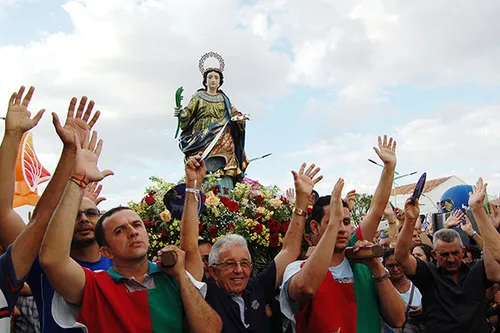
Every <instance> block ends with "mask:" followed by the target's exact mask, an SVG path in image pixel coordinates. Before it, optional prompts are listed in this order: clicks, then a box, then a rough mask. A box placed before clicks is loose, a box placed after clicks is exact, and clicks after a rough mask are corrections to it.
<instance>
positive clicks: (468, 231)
mask: <svg viewBox="0 0 500 333" xmlns="http://www.w3.org/2000/svg"><path fill="white" fill-rule="evenodd" d="M461 228H462V230H463V231H464V232H465V233H466V234H467V235H469V236H471V235H472V234H473V233H474V228H473V227H472V223H471V222H470V220H469V218H468V217H467V215H465V223H464V224H462V226H461Z"/></svg>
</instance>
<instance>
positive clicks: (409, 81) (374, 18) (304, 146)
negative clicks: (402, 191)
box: [0, 0, 500, 208]
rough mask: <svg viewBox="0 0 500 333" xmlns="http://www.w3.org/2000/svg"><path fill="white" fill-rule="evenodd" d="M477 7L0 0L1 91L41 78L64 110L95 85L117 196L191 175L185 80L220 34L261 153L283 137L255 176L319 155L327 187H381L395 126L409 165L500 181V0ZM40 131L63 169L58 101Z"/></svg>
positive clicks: (113, 198)
mask: <svg viewBox="0 0 500 333" xmlns="http://www.w3.org/2000/svg"><path fill="white" fill-rule="evenodd" d="M450 7H453V8H454V10H455V14H454V15H447V14H446V13H447V12H448V11H449V8H450ZM467 8H468V7H467V6H466V2H465V0H459V1H451V0H445V1H441V2H428V1H424V2H422V3H420V2H419V3H411V4H410V3H395V2H391V1H383V0H377V1H368V0H365V1H363V0H358V1H354V0H353V1H351V0H349V1H343V2H336V3H333V2H325V1H321V0H308V1H307V4H306V2H304V1H299V0H288V1H279V0H252V1H231V0H214V1H211V2H210V6H209V8H208V9H209V10H207V4H206V2H204V1H202V0H168V1H167V0H156V1H147V2H145V1H136V0H109V1H106V2H103V1H99V0H68V1H48V0H39V1H15V0H9V1H7V0H0V31H2V33H1V34H0V71H1V73H2V76H3V77H4V78H8V79H7V80H6V79H4V80H2V82H0V99H1V98H3V99H4V100H5V101H6V100H7V99H8V96H9V95H10V94H11V92H12V91H14V90H16V89H17V87H18V86H19V85H21V84H26V85H29V84H34V85H36V86H37V92H36V95H35V99H34V100H33V103H32V107H33V108H34V109H35V108H41V107H46V108H48V109H49V110H51V111H56V112H58V113H59V114H60V115H62V117H63V116H64V112H65V111H64V110H65V109H66V105H67V102H68V101H69V99H70V98H71V97H72V96H73V95H75V96H81V95H83V94H86V95H89V97H91V98H93V99H95V101H96V104H97V105H98V106H99V107H100V108H101V111H102V112H103V117H102V118H101V119H100V121H99V123H98V126H97V129H98V131H99V134H100V135H101V137H103V138H104V140H105V147H104V154H103V156H102V159H101V163H100V164H101V166H102V167H103V168H109V169H113V170H114V171H115V176H114V177H112V178H110V179H107V180H105V182H104V187H105V189H104V194H105V195H106V197H107V198H108V200H107V201H106V202H105V203H103V207H104V208H110V207H112V206H115V205H117V204H125V203H126V202H127V201H128V200H138V199H140V198H141V196H142V195H143V190H144V187H145V186H146V185H147V184H148V177H149V176H151V175H156V176H161V177H163V178H165V179H167V180H169V181H172V182H176V181H177V180H178V179H179V178H180V177H181V176H182V170H183V168H182V155H181V154H180V152H179V151H178V149H177V144H176V142H175V140H174V139H173V134H174V130H175V125H176V123H175V119H174V118H173V117H172V108H173V106H174V98H173V95H174V92H175V89H176V88H177V87H178V86H181V85H182V86H184V88H185V93H184V98H185V102H187V100H188V99H189V97H190V95H191V94H192V93H193V92H194V91H195V90H196V89H197V88H199V86H200V74H199V73H198V72H197V63H198V59H199V57H200V56H201V55H202V54H203V53H205V52H207V51H211V50H214V51H217V52H220V53H221V54H222V56H223V57H224V58H225V61H226V72H225V75H226V83H225V84H224V90H225V92H226V93H227V94H228V95H229V97H230V98H231V100H232V102H233V104H234V105H235V106H236V107H238V108H239V109H240V110H241V111H243V112H246V113H250V114H251V116H252V119H251V120H250V122H249V123H248V125H247V147H246V151H247V155H248V157H249V158H253V157H257V156H260V155H262V154H265V153H268V152H272V153H273V155H272V156H270V157H268V158H266V159H264V160H260V161H256V162H254V163H253V164H251V165H250V166H249V168H248V170H247V171H248V176H249V177H250V178H254V179H257V180H259V181H261V182H263V183H265V184H277V185H278V186H280V187H282V188H285V187H288V186H291V185H292V179H291V176H290V173H289V172H290V170H291V169H296V168H298V166H299V165H300V163H301V162H302V161H306V162H309V163H310V162H317V163H318V164H320V166H321V167H322V168H323V174H324V176H325V179H324V180H323V181H322V182H321V183H320V184H319V185H318V190H319V191H320V193H326V192H329V191H330V190H331V188H332V186H333V183H334V181H335V180H336V178H337V177H339V176H341V177H344V178H345V179H346V191H347V190H350V189H352V188H356V189H357V190H358V192H366V193H370V192H373V190H374V188H375V186H376V183H377V179H378V177H379V175H380V170H379V168H377V167H375V166H373V165H372V164H370V163H369V162H368V161H367V159H368V158H372V159H376V155H375V154H374V152H373V150H372V146H373V145H375V144H376V141H377V139H376V137H377V135H380V134H388V135H392V136H394V137H395V138H396V139H397V140H398V143H399V148H398V170H401V171H402V172H405V171H413V170H418V171H419V173H421V172H424V171H426V172H427V173H428V177H429V178H438V177H442V176H448V175H452V174H454V175H456V176H458V177H459V178H462V179H464V180H465V181H467V182H473V181H474V180H475V179H476V178H477V177H478V176H484V177H485V178H486V179H487V180H488V181H489V183H490V192H491V193H499V192H500V173H499V172H498V169H497V167H496V166H497V165H498V162H500V161H499V158H498V156H499V154H498V153H496V152H497V151H498V150H499V149H500V131H498V130H497V127H498V126H499V125H500V120H499V119H500V118H499V117H498V114H499V113H498V112H499V111H500V94H499V87H500V73H499V72H498V70H497V64H496V63H497V60H498V58H499V56H500V47H499V44H498V40H500V38H499V37H500V35H499V34H500V23H499V21H498V20H493V19H492V18H491V13H494V12H498V11H499V10H500V5H499V4H497V2H495V1H494V0H490V1H485V2H484V6H482V7H481V8H478V10H477V11H474V12H472V13H471V12H470V11H469V10H468V9H467ZM210 13H216V14H215V15H211V14H210ZM464 20H467V22H468V24H467V25H466V26H464V25H462V22H463V21H464ZM457 26H460V27H461V28H460V29H458V30H457V29H456V27H457ZM0 113H1V112H0ZM0 126H3V125H2V124H0ZM33 133H34V136H35V146H36V150H37V152H38V154H39V157H40V159H41V160H42V162H43V163H44V165H46V167H47V168H48V169H49V170H51V171H53V170H54V168H55V165H56V163H57V158H58V156H59V149H60V143H59V141H58V139H57V137H56V136H55V134H54V132H53V129H52V125H51V121H50V117H49V115H48V114H47V115H46V116H45V117H44V119H43V120H42V121H41V123H40V124H39V126H38V127H37V128H36V129H35V130H34V131H33ZM417 177H418V175H415V176H414V177H409V178H408V179H407V180H408V182H411V181H416V179H417Z"/></svg>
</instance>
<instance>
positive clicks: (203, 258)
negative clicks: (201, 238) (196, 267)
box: [201, 256, 208, 265]
mask: <svg viewBox="0 0 500 333" xmlns="http://www.w3.org/2000/svg"><path fill="white" fill-rule="evenodd" d="M201 261H203V263H204V264H205V265H208V256H202V257H201Z"/></svg>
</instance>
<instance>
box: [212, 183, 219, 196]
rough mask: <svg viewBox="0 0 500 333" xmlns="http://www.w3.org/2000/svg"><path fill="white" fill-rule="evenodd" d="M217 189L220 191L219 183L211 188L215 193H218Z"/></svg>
mask: <svg viewBox="0 0 500 333" xmlns="http://www.w3.org/2000/svg"><path fill="white" fill-rule="evenodd" d="M219 191H220V186H219V185H216V186H214V188H213V189H212V192H214V194H215V195H217V194H219Z"/></svg>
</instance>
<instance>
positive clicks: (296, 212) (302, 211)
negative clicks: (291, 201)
mask: <svg viewBox="0 0 500 333" xmlns="http://www.w3.org/2000/svg"><path fill="white" fill-rule="evenodd" d="M293 212H294V213H295V214H297V215H299V216H303V217H306V216H307V213H306V211H305V210H303V209H300V208H297V207H295V208H294V209H293Z"/></svg>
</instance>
